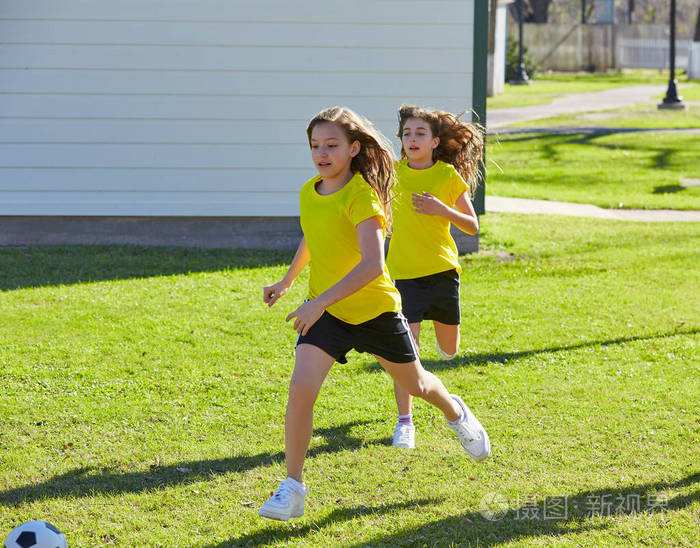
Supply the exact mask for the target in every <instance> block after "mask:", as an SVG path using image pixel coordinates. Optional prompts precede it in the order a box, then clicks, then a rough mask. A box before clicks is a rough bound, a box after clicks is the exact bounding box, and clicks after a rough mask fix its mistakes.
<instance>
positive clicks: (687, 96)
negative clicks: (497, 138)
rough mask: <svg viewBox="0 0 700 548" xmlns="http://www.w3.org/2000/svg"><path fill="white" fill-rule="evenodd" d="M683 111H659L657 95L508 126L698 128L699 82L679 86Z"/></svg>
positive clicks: (699, 106)
mask: <svg viewBox="0 0 700 548" xmlns="http://www.w3.org/2000/svg"><path fill="white" fill-rule="evenodd" d="M681 92H682V96H683V101H684V102H685V104H686V108H685V110H659V109H658V108H657V106H656V105H657V103H659V102H661V101H660V99H661V97H659V98H658V99H655V100H653V101H649V102H648V103H647V104H644V103H642V104H638V105H633V106H630V107H626V108H619V109H609V110H603V111H595V112H580V113H576V114H565V115H561V116H552V117H550V118H542V119H539V120H534V121H533V120H529V121H526V122H518V123H515V124H512V125H511V126H509V127H538V128H540V127H557V126H567V127H592V126H596V127H623V128H699V129H700V83H696V82H692V83H686V84H684V85H683V87H682V88H681Z"/></svg>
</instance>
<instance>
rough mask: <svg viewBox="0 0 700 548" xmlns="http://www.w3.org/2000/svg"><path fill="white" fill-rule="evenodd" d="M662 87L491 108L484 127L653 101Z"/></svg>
mask: <svg viewBox="0 0 700 548" xmlns="http://www.w3.org/2000/svg"><path fill="white" fill-rule="evenodd" d="M664 89H665V88H664V86H662V85H653V86H628V87H622V88H615V89H609V90H605V91H593V92H587V93H572V94H568V95H563V96H562V97H559V98H558V99H555V100H554V101H553V102H552V103H550V104H548V105H534V106H530V107H518V108H499V109H493V110H489V111H488V112H487V114H486V120H487V127H488V128H489V129H495V128H500V127H503V126H507V125H509V124H514V123H516V122H527V121H528V120H537V119H538V118H548V117H550V116H558V115H560V114H574V113H576V112H586V111H590V110H605V109H613V108H620V107H626V106H630V105H634V104H636V103H644V102H653V101H652V99H653V97H654V96H658V97H659V98H660V97H661V96H662V95H663V93H664ZM657 102H658V101H657ZM654 104H655V103H654Z"/></svg>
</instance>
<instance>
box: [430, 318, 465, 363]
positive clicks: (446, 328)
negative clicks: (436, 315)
mask: <svg viewBox="0 0 700 548" xmlns="http://www.w3.org/2000/svg"><path fill="white" fill-rule="evenodd" d="M433 326H434V327H435V338H436V339H437V343H438V346H439V347H440V350H442V352H443V353H444V354H446V355H447V356H450V357H452V356H454V355H455V354H457V352H458V351H459V324H457V325H449V324H446V323H440V322H436V321H434V322H433Z"/></svg>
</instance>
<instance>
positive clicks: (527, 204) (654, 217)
mask: <svg viewBox="0 0 700 548" xmlns="http://www.w3.org/2000/svg"><path fill="white" fill-rule="evenodd" d="M486 211H487V212H504V213H528V214H546V215H566V216H569V217H593V218H597V219H616V220H619V221H646V222H650V223H659V222H674V221H675V222H696V223H698V222H700V211H676V210H673V209H604V208H602V207H598V206H594V205H590V204H574V203H571V202H554V201H550V200H529V199H525V198H505V197H501V196H488V195H487V196H486Z"/></svg>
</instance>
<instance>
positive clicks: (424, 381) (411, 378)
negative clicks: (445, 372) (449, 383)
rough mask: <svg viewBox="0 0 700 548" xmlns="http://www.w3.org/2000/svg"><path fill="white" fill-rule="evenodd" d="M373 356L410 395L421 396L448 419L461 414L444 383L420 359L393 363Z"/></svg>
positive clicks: (450, 419)
mask: <svg viewBox="0 0 700 548" xmlns="http://www.w3.org/2000/svg"><path fill="white" fill-rule="evenodd" d="M375 358H377V361H378V362H379V364H380V365H381V366H382V367H383V368H384V370H385V371H386V372H387V373H389V374H390V375H391V377H392V378H393V379H394V382H395V383H397V384H398V385H399V386H400V387H401V388H403V389H404V390H406V391H407V392H408V393H409V394H410V395H412V396H416V397H418V398H421V399H423V400H425V401H427V402H428V403H431V404H433V405H434V406H435V407H437V408H438V409H440V411H442V413H443V415H445V418H446V419H447V420H448V421H455V420H457V419H458V418H459V417H460V416H461V414H462V413H461V409H460V407H459V405H458V404H457V403H456V402H455V400H454V399H452V398H451V397H450V393H449V392H448V391H447V389H446V388H445V385H444V384H442V381H441V380H440V379H438V378H437V377H436V376H435V375H433V374H432V373H431V372H430V371H426V370H425V369H423V366H422V365H421V363H420V360H416V361H414V362H410V363H393V362H390V361H388V360H385V359H384V358H381V357H379V356H375Z"/></svg>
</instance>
